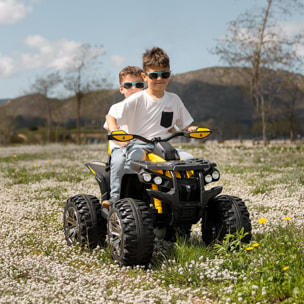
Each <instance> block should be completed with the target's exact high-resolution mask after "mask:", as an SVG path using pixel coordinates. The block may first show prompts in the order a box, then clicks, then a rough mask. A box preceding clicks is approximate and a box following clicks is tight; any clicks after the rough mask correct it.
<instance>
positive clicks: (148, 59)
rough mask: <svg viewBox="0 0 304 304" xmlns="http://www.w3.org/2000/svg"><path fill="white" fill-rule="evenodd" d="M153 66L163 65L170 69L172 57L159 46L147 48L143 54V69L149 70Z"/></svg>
mask: <svg viewBox="0 0 304 304" xmlns="http://www.w3.org/2000/svg"><path fill="white" fill-rule="evenodd" d="M151 67H162V68H168V70H169V69H170V59H169V56H168V55H167V53H166V52H165V51H164V50H162V49H161V48H159V47H153V48H152V49H151V50H146V52H145V53H144V54H143V69H144V71H147V69H148V68H151Z"/></svg>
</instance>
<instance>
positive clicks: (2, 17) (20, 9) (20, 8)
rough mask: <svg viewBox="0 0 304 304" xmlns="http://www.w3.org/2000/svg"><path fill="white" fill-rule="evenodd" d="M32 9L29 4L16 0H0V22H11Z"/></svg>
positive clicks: (22, 16) (21, 17) (14, 21)
mask: <svg viewBox="0 0 304 304" xmlns="http://www.w3.org/2000/svg"><path fill="white" fill-rule="evenodd" d="M31 11H32V7H31V6H25V5H24V3H22V2H20V1H17V0H0V24H13V23H16V22H18V21H19V20H21V19H23V18H24V17H25V16H26V15H27V14H28V13H29V12H31Z"/></svg>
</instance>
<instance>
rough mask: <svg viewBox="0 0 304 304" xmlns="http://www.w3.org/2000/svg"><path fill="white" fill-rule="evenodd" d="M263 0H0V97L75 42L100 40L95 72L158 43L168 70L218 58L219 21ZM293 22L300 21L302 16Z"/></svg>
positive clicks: (56, 62)
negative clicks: (98, 66)
mask: <svg viewBox="0 0 304 304" xmlns="http://www.w3.org/2000/svg"><path fill="white" fill-rule="evenodd" d="M265 2H266V0H212V1H210V0H188V1H185V0H183V1H180V0H153V1H152V0H150V1H148V0H144V1H138V0H137V1H135V0H129V1H126V0H23V1H22V0H0V99H2V98H15V97H18V96H21V95H23V94H24V91H25V90H28V89H29V87H30V85H31V84H32V83H33V82H34V81H35V79H36V77H37V75H43V73H47V72H50V71H52V70H53V68H54V67H56V68H57V69H59V70H61V69H62V68H63V66H64V64H65V60H66V59H67V58H71V56H72V55H73V52H74V51H75V49H76V48H77V47H78V46H79V45H80V44H81V43H89V44H90V45H92V46H94V45H102V46H103V52H104V54H103V55H102V57H101V60H102V65H101V73H102V74H103V75H106V76H107V77H108V79H109V80H110V82H112V83H113V84H114V87H115V86H116V87H118V77H117V75H118V72H119V71H120V70H121V69H122V68H123V67H124V66H126V65H138V66H141V58H142V54H143V52H144V51H145V50H146V49H149V48H151V47H153V46H159V47H161V48H163V49H164V50H165V51H166V52H167V53H168V55H169V56H170V59H171V69H172V72H173V73H174V74H179V73H184V72H189V71H193V70H197V69H202V68H207V67H212V66H219V65H223V63H221V62H220V61H219V58H218V57H217V56H215V55H212V54H211V53H210V49H211V48H213V47H214V46H215V45H216V39H219V38H220V37H221V36H223V35H224V34H225V33H226V29H227V24H228V22H229V21H231V20H233V19H235V18H236V17H237V16H238V15H239V14H241V13H243V12H244V11H245V10H247V9H250V8H252V7H254V5H260V4H265ZM292 21H293V23H292V25H293V27H296V28H297V29H304V22H303V18H302V19H301V18H300V17H299V16H297V17H296V18H293V20H292Z"/></svg>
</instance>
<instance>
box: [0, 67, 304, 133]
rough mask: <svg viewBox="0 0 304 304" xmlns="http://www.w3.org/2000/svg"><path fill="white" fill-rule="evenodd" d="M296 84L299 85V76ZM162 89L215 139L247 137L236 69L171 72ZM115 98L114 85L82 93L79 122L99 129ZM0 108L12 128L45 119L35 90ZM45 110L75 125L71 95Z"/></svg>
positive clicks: (301, 107) (245, 105) (243, 84)
mask: <svg viewBox="0 0 304 304" xmlns="http://www.w3.org/2000/svg"><path fill="white" fill-rule="evenodd" d="M302 82H303V86H304V79H303V77H302ZM167 90H168V91H171V92H175V93H177V94H178V95H179V96H180V97H181V99H182V100H183V102H184V104H185V106H186V107H187V109H188V110H189V112H190V113H191V115H192V116H193V118H194V120H195V123H196V124H199V125H201V126H205V127H209V128H212V129H214V130H216V132H217V136H218V137H221V138H239V137H250V136H252V129H253V122H252V113H253V111H252V103H251V100H250V98H249V95H248V87H247V80H246V79H245V78H244V73H242V69H241V68H228V67H214V68H206V69H200V70H196V71H190V72H187V73H183V74H177V75H173V76H172V78H171V80H170V83H169V86H168V88H167ZM286 98H287V97H286V96H285V95H284V96H281V97H280V98H277V100H276V108H277V107H280V106H281V105H282V104H283V103H285V102H286ZM120 100H122V95H121V94H120V92H119V90H118V89H116V90H114V89H111V90H100V91H96V92H90V93H88V94H86V95H85V96H84V99H83V101H82V108H81V124H82V126H84V127H91V129H92V128H95V129H98V130H99V131H100V129H102V125H103V122H104V119H105V115H106V113H107V112H108V109H109V107H110V106H111V105H112V104H113V103H114V102H117V101H120ZM1 108H2V109H5V113H6V116H7V117H11V118H13V119H14V121H15V128H16V129H22V128H29V127H33V126H36V127H39V126H41V125H45V124H46V121H47V118H48V110H47V109H48V104H47V103H46V102H45V100H44V99H43V98H42V96H41V95H39V94H30V95H25V96H21V97H19V98H16V99H12V100H9V101H8V102H6V103H5V104H3V103H2V104H0V109H1ZM51 110H52V120H53V123H54V124H56V125H61V126H62V125H64V126H67V127H73V126H75V120H76V102H75V97H71V98H67V99H64V100H57V99H56V100H55V99H53V100H51ZM276 110H277V109H276ZM275 113H276V114H273V115H271V118H272V120H273V121H276V120H277V121H282V119H283V118H282V116H280V115H279V114H278V111H276V112H275ZM296 117H297V121H298V122H303V121H304V102H303V100H302V102H300V103H298V104H297V106H296ZM302 124H303V123H302ZM302 124H301V123H300V125H299V129H300V130H302V129H301V128H302V127H303V125H302ZM287 134H288V132H287Z"/></svg>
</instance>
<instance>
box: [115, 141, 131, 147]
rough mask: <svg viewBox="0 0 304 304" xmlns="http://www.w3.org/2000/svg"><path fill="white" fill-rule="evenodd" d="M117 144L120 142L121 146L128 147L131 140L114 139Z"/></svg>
mask: <svg viewBox="0 0 304 304" xmlns="http://www.w3.org/2000/svg"><path fill="white" fill-rule="evenodd" d="M114 141H115V143H116V144H118V145H119V146H121V147H126V146H127V145H128V144H129V143H130V142H129V141H116V140H114Z"/></svg>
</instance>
